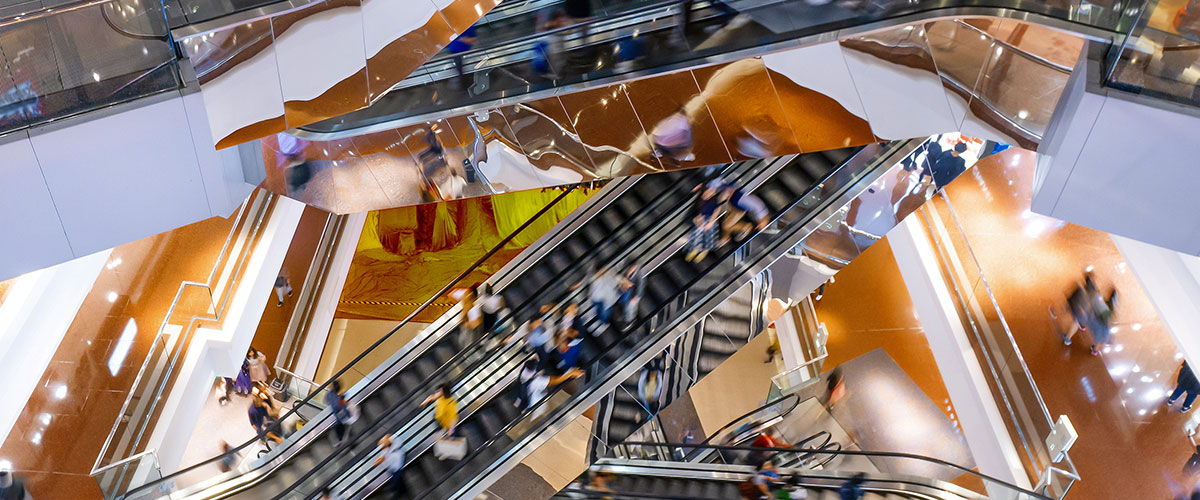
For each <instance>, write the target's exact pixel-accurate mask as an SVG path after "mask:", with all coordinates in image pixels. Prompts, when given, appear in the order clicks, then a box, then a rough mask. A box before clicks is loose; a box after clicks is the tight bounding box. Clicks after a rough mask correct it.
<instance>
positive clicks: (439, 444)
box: [433, 437, 467, 460]
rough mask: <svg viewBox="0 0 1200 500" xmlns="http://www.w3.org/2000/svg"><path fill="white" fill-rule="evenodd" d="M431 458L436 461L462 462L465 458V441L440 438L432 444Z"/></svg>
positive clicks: (454, 438) (462, 439) (453, 438)
mask: <svg viewBox="0 0 1200 500" xmlns="http://www.w3.org/2000/svg"><path fill="white" fill-rule="evenodd" d="M433 456H435V457H437V459H438V460H462V459H463V457H465V456H467V439H466V438H456V437H440V438H438V440H437V441H435V442H434V443H433Z"/></svg>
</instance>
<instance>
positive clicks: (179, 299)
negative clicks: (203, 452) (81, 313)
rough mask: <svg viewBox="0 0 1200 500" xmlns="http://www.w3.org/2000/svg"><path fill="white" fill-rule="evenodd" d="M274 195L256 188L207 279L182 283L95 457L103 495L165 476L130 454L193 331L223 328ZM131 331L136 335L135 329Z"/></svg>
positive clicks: (140, 445)
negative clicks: (229, 304)
mask: <svg viewBox="0 0 1200 500" xmlns="http://www.w3.org/2000/svg"><path fill="white" fill-rule="evenodd" d="M275 196H276V195H274V194H271V193H269V192H266V191H262V190H258V191H256V192H255V194H254V195H252V196H251V197H250V198H249V199H248V200H247V201H246V203H244V204H243V205H242V207H241V208H240V209H239V211H238V215H237V218H236V219H235V221H234V224H233V228H232V229H230V232H229V236H228V237H227V238H226V240H225V244H224V246H223V247H222V248H221V251H220V252H219V253H218V254H217V258H216V260H215V262H214V264H213V267H212V270H211V271H210V272H209V276H208V279H207V281H205V282H204V283H199V282H191V281H186V282H183V283H181V284H180V286H179V290H178V292H177V293H176V294H175V298H174V299H173V300H172V302H171V305H170V306H169V308H168V312H167V316H166V318H164V319H163V323H162V326H160V327H159V331H158V334H157V336H156V337H155V341H154V343H153V344H152V345H151V347H150V351H149V352H148V353H147V355H146V360H145V361H144V362H143V363H142V366H141V368H140V369H139V371H138V374H137V377H136V378H135V379H134V381H133V385H132V386H131V387H130V389H129V393H128V396H126V398H125V402H124V403H123V405H122V406H121V412H120V414H119V415H118V418H117V421H116V423H115V424H114V425H113V427H112V429H111V430H110V431H109V434H108V438H107V439H106V440H105V443H104V446H103V447H102V448H101V450H100V453H99V455H98V456H97V457H96V462H95V465H94V466H93V470H92V476H94V477H96V481H97V482H98V483H99V484H100V487H101V491H102V492H103V493H104V495H105V498H113V497H114V496H115V495H116V494H117V493H119V492H123V491H126V489H127V488H128V487H129V486H130V485H137V484H143V483H145V482H147V481H154V480H157V479H159V478H160V477H161V471H159V470H158V467H157V464H156V465H155V467H153V468H151V467H147V465H146V462H145V461H143V460H136V461H130V460H129V458H133V457H138V456H141V455H143V454H144V453H146V451H144V448H145V446H146V443H145V439H146V438H148V437H149V434H150V433H151V432H152V430H153V429H154V425H155V424H156V423H157V421H158V419H159V417H160V416H161V411H160V407H159V404H160V403H162V402H165V401H167V400H168V399H169V397H170V390H171V389H172V388H174V387H175V385H176V384H175V381H176V380H177V377H178V375H179V372H178V371H177V369H176V368H177V367H178V366H179V364H180V363H181V362H182V361H183V360H184V359H186V357H187V351H188V347H190V345H191V344H192V336H193V334H195V333H196V332H197V330H199V329H200V328H202V327H218V328H219V326H220V322H221V319H222V318H223V317H224V311H225V307H226V305H227V304H228V303H229V299H230V298H231V297H232V295H233V292H234V291H235V290H236V289H237V284H238V281H239V280H240V278H241V277H242V274H243V271H244V270H245V266H246V264H247V263H248V261H249V259H250V257H251V255H252V254H253V250H254V248H255V244H256V242H257V240H258V237H259V235H260V234H261V228H262V225H263V222H264V221H265V220H266V219H267V217H268V216H269V214H270V211H271V207H272V203H273V201H274V199H275ZM130 325H133V323H130ZM133 327H134V328H135V329H136V326H133ZM133 334H134V335H136V331H135V332H134V333H133ZM127 457H128V458H127Z"/></svg>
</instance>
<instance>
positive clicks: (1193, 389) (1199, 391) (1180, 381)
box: [1167, 361, 1200, 413]
mask: <svg viewBox="0 0 1200 500" xmlns="http://www.w3.org/2000/svg"><path fill="white" fill-rule="evenodd" d="M1184 394H1187V396H1186V397H1184V398H1183V406H1181V407H1180V408H1179V411H1180V412H1181V413H1187V412H1188V411H1189V410H1191V409H1192V403H1194V402H1195V401H1196V396H1200V380H1198V379H1197V378H1196V374H1195V373H1193V372H1192V368H1191V367H1190V366H1188V363H1187V361H1184V362H1183V365H1181V366H1180V367H1179V376H1178V377H1176V378H1175V391H1174V392H1172V393H1171V395H1170V396H1169V397H1168V398H1167V406H1171V405H1173V404H1175V402H1176V401H1178V400H1179V397H1180V396H1183V395H1184Z"/></svg>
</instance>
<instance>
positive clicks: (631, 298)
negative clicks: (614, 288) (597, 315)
mask: <svg viewBox="0 0 1200 500" xmlns="http://www.w3.org/2000/svg"><path fill="white" fill-rule="evenodd" d="M645 290H646V279H645V276H642V273H641V272H640V268H639V266H638V265H637V264H633V265H631V266H629V267H628V268H626V269H625V274H624V275H622V276H621V296H620V298H618V299H617V302H618V303H620V304H621V315H622V317H621V320H622V322H623V324H624V326H623V328H628V327H629V325H630V324H631V323H633V320H634V319H636V318H637V311H638V304H640V303H641V301H642V293H643V292H644V291H645Z"/></svg>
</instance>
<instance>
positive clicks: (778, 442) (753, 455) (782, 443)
mask: <svg viewBox="0 0 1200 500" xmlns="http://www.w3.org/2000/svg"><path fill="white" fill-rule="evenodd" d="M750 447H751V448H791V447H792V444H791V443H789V442H787V440H785V439H783V436H781V435H779V431H778V430H777V429H775V428H774V427H768V428H766V429H764V430H763V431H762V432H760V433H758V436H757V437H755V438H754V441H751V442H750ZM775 453H776V452H774V451H765V450H764V451H751V452H750V453H748V454H746V460H745V461H746V462H747V463H751V464H757V463H762V462H769V461H770V460H771V457H773V456H775Z"/></svg>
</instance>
